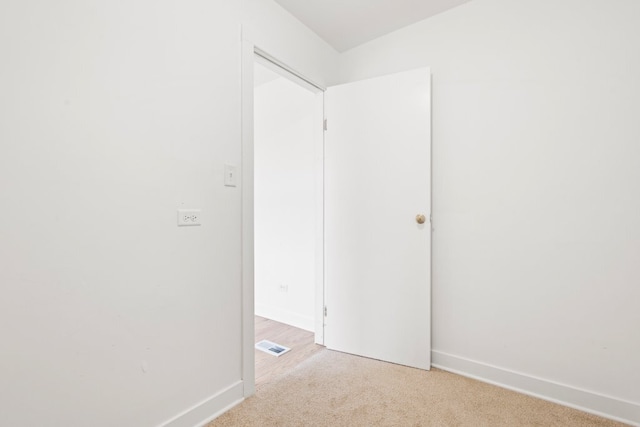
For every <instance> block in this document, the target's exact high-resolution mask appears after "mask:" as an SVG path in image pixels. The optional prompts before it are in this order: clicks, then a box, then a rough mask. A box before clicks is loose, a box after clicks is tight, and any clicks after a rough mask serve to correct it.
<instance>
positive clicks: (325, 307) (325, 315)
mask: <svg viewBox="0 0 640 427" xmlns="http://www.w3.org/2000/svg"><path fill="white" fill-rule="evenodd" d="M324 317H327V306H326V305H325V306H324Z"/></svg>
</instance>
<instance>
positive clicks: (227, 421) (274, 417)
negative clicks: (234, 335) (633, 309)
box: [208, 350, 624, 427]
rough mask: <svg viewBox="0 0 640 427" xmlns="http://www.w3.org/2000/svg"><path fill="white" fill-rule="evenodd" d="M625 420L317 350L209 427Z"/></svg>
mask: <svg viewBox="0 0 640 427" xmlns="http://www.w3.org/2000/svg"><path fill="white" fill-rule="evenodd" d="M226 426H234V427H237V426H283V427H287V426H332V427H333V426H474V427H480V426H492V427H495V426H545V427H547V426H563V427H564V426H568V427H571V426H576V427H578V426H579V427H586V426H598V427H600V426H601V427H609V426H624V424H621V423H618V422H614V421H610V420H606V419H603V418H600V417H597V416H595V415H591V414H587V413H584V412H581V411H578V410H575V409H571V408H567V407H564V406H561V405H557V404H554V403H550V402H547V401H544V400H540V399H536V398H533V397H530V396H526V395H523V394H520V393H516V392H513V391H510V390H506V389H503V388H500V387H496V386H493V385H490V384H485V383H482V382H479V381H476V380H472V379H469V378H465V377H462V376H459V375H455V374H451V373H448V372H445V371H441V370H438V369H432V370H431V371H429V372H427V371H421V370H417V369H413V368H408V367H405V366H399V365H394V364H390V363H385V362H380V361H378V360H372V359H366V358H362V357H357V356H353V355H348V354H344V353H338V352H334V351H330V350H323V351H321V352H319V353H318V354H316V355H315V356H313V357H312V358H310V359H309V360H307V361H305V362H303V363H302V364H300V365H299V366H298V367H296V368H295V369H294V370H293V371H291V372H289V373H287V374H284V375H283V376H281V377H279V378H278V379H276V380H274V381H272V382H270V383H267V384H264V385H263V386H261V387H259V388H258V389H257V391H256V394H255V395H254V396H251V397H250V398H249V399H247V400H245V401H244V402H242V403H241V404H240V405H238V406H236V407H235V408H233V409H231V410H230V411H229V412H227V413H225V414H223V415H222V416H220V417H219V418H217V419H215V420H214V421H213V422H211V423H210V424H209V425H208V427H226Z"/></svg>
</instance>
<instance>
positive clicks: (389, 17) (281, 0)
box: [275, 0, 470, 52]
mask: <svg viewBox="0 0 640 427" xmlns="http://www.w3.org/2000/svg"><path fill="white" fill-rule="evenodd" d="M275 1H276V2H277V3H278V4H280V5H281V6H282V7H283V8H285V9H286V10H288V11H289V12H290V13H291V14H292V15H293V16H295V17H296V18H298V19H299V20H300V21H302V23H304V24H305V25H306V26H307V27H309V28H311V29H312V30H313V31H314V32H315V33H316V34H318V35H319V36H320V37H322V38H323V39H324V40H325V41H326V42H327V43H329V44H330V45H331V46H333V47H334V48H335V49H336V50H337V51H338V52H344V51H345V50H348V49H351V48H352V47H355V46H358V45H360V44H362V43H366V42H368V41H370V40H373V39H375V38H378V37H380V36H383V35H385V34H388V33H390V32H392V31H395V30H397V29H400V28H402V27H404V26H406V25H409V24H413V23H415V22H418V21H421V20H423V19H426V18H428V17H430V16H433V15H436V14H438V13H440V12H444V11H445V10H448V9H451V8H454V7H456V6H458V5H461V4H463V3H466V2H468V1H470V0H275Z"/></svg>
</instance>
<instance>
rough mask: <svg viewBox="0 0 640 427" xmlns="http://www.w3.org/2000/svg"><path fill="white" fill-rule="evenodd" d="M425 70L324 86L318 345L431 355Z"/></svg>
mask: <svg viewBox="0 0 640 427" xmlns="http://www.w3.org/2000/svg"><path fill="white" fill-rule="evenodd" d="M430 79H431V77H430V72H429V69H427V68H423V69H418V70H412V71H407V72H402V73H397V74H393V75H389V76H383V77H378V78H374V79H369V80H363V81H359V82H355V83H349V84H345V85H340V86H334V87H331V88H329V89H328V90H327V93H326V105H327V117H328V130H327V132H326V134H325V263H326V264H325V268H326V276H325V283H326V287H327V289H326V298H327V299H326V305H327V316H326V319H325V321H326V326H325V344H326V345H327V347H328V348H330V349H333V350H338V351H343V352H347V353H352V354H357V355H361V356H365V357H370V358H375V359H380V360H384V361H388V362H393V363H398V364H402V365H407V366H413V367H417V368H422V369H429V367H430V364H431V359H430V356H431V348H430V343H431V335H430V333H431V302H430V298H431V286H430V276H431V261H430V260H431V252H430V251H431V225H430V222H429V217H430V212H431V192H430V190H431V158H430V154H431V140H430V138H431V111H430V104H431V99H430V96H431V94H430ZM419 214H423V215H424V216H425V217H426V221H425V223H424V224H422V225H421V224H418V223H417V221H416V215H419Z"/></svg>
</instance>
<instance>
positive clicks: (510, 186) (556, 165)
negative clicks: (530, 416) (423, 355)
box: [340, 0, 640, 423]
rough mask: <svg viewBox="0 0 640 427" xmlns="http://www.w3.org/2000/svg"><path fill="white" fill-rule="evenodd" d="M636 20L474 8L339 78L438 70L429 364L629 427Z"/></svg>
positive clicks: (637, 343)
mask: <svg viewBox="0 0 640 427" xmlns="http://www.w3.org/2000/svg"><path fill="white" fill-rule="evenodd" d="M638 22H640V3H638V2H637V1H635V0H615V1H607V2H605V1H599V0H589V1H584V0H561V1H555V0H554V1H550V0H549V1H534V0H527V1H518V2H512V1H508V0H474V1H472V2H470V3H468V4H465V5H463V6H460V7H458V8H456V9H453V10H451V11H449V12H446V13H443V14H441V15H439V16H436V17H434V18H432V19H428V20H425V21H422V22H420V23H418V24H415V25H412V26H410V27H407V28H404V29H402V30H400V31H397V32H395V33H392V34H390V35H388V36H385V37H382V38H380V39H377V40H375V41H372V42H370V43H368V44H365V45H363V46H361V47H358V48H355V49H353V50H351V51H348V52H346V53H344V54H343V55H342V57H341V79H340V81H342V82H346V81H353V80H357V79H362V78H366V77H370V76H375V75H380V74H386V73H391V72H395V71H400V70H406V69H410V68H414V67H418V66H430V67H432V72H433V209H434V211H433V213H434V226H435V232H434V235H433V304H434V305H433V349H434V360H436V363H439V364H440V365H441V366H445V367H448V368H450V369H457V370H459V371H463V372H465V373H467V374H472V375H477V376H480V377H483V378H485V379H490V380H492V381H496V382H500V383H503V384H507V385H510V386H513V387H518V388H522V389H525V390H527V391H529V392H532V393H538V394H543V395H545V396H546V397H550V398H557V399H560V400H564V401H565V402H568V403H570V404H574V405H578V406H583V407H584V406H586V407H587V409H590V410H593V411H601V412H606V413H607V414H608V415H610V416H618V417H622V418H626V419H627V420H632V421H634V422H636V423H640V387H638V384H640V358H639V357H638V355H639V354H640V339H639V337H640V335H639V334H638V325H640V310H638V308H637V307H638V301H639V300H640V286H638V281H639V280H640V262H638V260H639V259H640V221H638V218H639V217H640V197H639V195H640V168H639V167H638V165H639V164H640V163H639V162H640V144H638V141H639V140H640V127H639V126H638V116H639V115H640V104H639V101H638V100H639V99H640V83H639V80H638V76H640V56H638V55H637V52H639V51H640V27H639V26H638ZM534 377H535V378H538V379H541V380H542V381H541V382H540V383H538V382H536V380H534ZM553 383H559V384H560V387H559V389H558V390H560V391H559V392H556V391H557V390H556V391H553V390H552V389H553V387H554V384H553ZM563 385H564V386H567V387H563ZM580 390H584V391H586V392H587V393H582V392H581V391H580ZM563 393H564V394H565V395H566V396H564V397H563V396H562V394H563ZM600 395H605V396H609V397H611V398H612V399H608V398H606V397H603V396H600Z"/></svg>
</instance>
